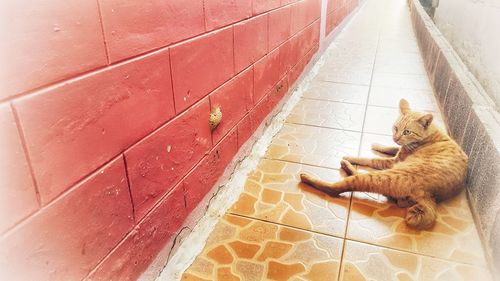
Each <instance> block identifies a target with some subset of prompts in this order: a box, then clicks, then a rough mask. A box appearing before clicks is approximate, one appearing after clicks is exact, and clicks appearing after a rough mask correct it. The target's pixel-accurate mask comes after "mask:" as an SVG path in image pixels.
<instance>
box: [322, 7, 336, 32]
mask: <svg viewBox="0 0 500 281" xmlns="http://www.w3.org/2000/svg"><path fill="white" fill-rule="evenodd" d="M335 27H336V26H335V16H334V12H331V13H329V14H327V15H326V31H325V32H326V35H327V36H328V35H329V34H330V33H331V32H332V31H333V30H334V29H335Z"/></svg>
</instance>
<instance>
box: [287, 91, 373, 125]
mask: <svg viewBox="0 0 500 281" xmlns="http://www.w3.org/2000/svg"><path fill="white" fill-rule="evenodd" d="M364 117H365V106H364V105H359V104H349V103H341V102H332V101H324V100H313V99H300V101H299V102H298V103H297V105H295V107H294V108H293V110H292V112H290V115H288V117H287V119H286V122H289V123H295V124H304V125H314V126H320V127H327V128H333V129H346V130H352V131H359V132H361V129H362V128H363V119H364Z"/></svg>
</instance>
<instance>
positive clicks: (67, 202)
mask: <svg viewBox="0 0 500 281" xmlns="http://www.w3.org/2000/svg"><path fill="white" fill-rule="evenodd" d="M132 225H133V216H132V204H131V202H130V195H129V192H128V186H127V178H126V174H125V167H124V163H123V158H122V157H119V158H116V159H115V160H113V161H112V162H110V163H109V164H107V165H106V166H105V167H104V168H102V169H101V170H99V171H97V172H96V173H94V174H93V175H91V176H90V177H89V178H87V179H85V180H84V181H82V182H81V183H79V184H78V185H76V186H75V187H74V188H73V189H72V190H71V191H70V192H69V193H66V194H65V195H64V196H63V197H61V198H59V199H58V200H56V201H54V202H53V204H50V205H49V206H47V207H46V208H44V209H42V210H40V212H38V213H37V214H36V215H34V216H33V217H31V218H29V219H28V220H27V221H25V223H23V224H22V225H21V226H19V227H18V228H16V229H14V230H13V231H12V232H10V233H9V234H8V235H7V236H5V237H4V238H2V239H1V241H0V268H2V271H0V279H1V280H81V279H82V278H83V277H85V276H86V275H87V274H88V273H89V272H90V270H91V269H92V268H94V267H95V266H96V265H97V263H98V262H99V261H100V260H101V259H102V258H104V257H105V255H106V254H107V253H108V252H109V251H111V249H112V248H114V247H115V246H116V245H117V244H118V242H119V241H120V240H121V239H122V238H123V237H125V234H126V233H127V232H128V231H129V230H130V229H131V228H132Z"/></svg>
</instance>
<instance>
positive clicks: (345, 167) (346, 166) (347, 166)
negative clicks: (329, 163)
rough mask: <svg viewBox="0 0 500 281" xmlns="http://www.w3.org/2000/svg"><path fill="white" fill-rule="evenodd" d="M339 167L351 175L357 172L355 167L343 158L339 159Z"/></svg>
mask: <svg viewBox="0 0 500 281" xmlns="http://www.w3.org/2000/svg"><path fill="white" fill-rule="evenodd" d="M340 168H342V170H344V171H345V173H346V174H347V175H348V176H352V175H355V174H356V173H357V171H356V169H355V168H354V167H353V166H352V164H351V163H350V162H349V161H347V160H345V159H344V160H341V161H340Z"/></svg>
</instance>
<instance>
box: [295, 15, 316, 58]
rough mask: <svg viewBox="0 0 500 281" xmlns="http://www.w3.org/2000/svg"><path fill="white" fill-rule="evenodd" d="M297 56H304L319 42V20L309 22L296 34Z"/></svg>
mask: <svg viewBox="0 0 500 281" xmlns="http://www.w3.org/2000/svg"><path fill="white" fill-rule="evenodd" d="M298 41H299V42H298V57H299V58H302V57H304V56H305V55H306V54H307V53H308V52H309V50H311V48H312V47H313V46H314V45H315V44H318V43H319V21H316V22H315V23H314V24H311V25H310V26H308V27H307V28H306V29H304V30H303V31H302V32H300V33H299V34H298Z"/></svg>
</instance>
